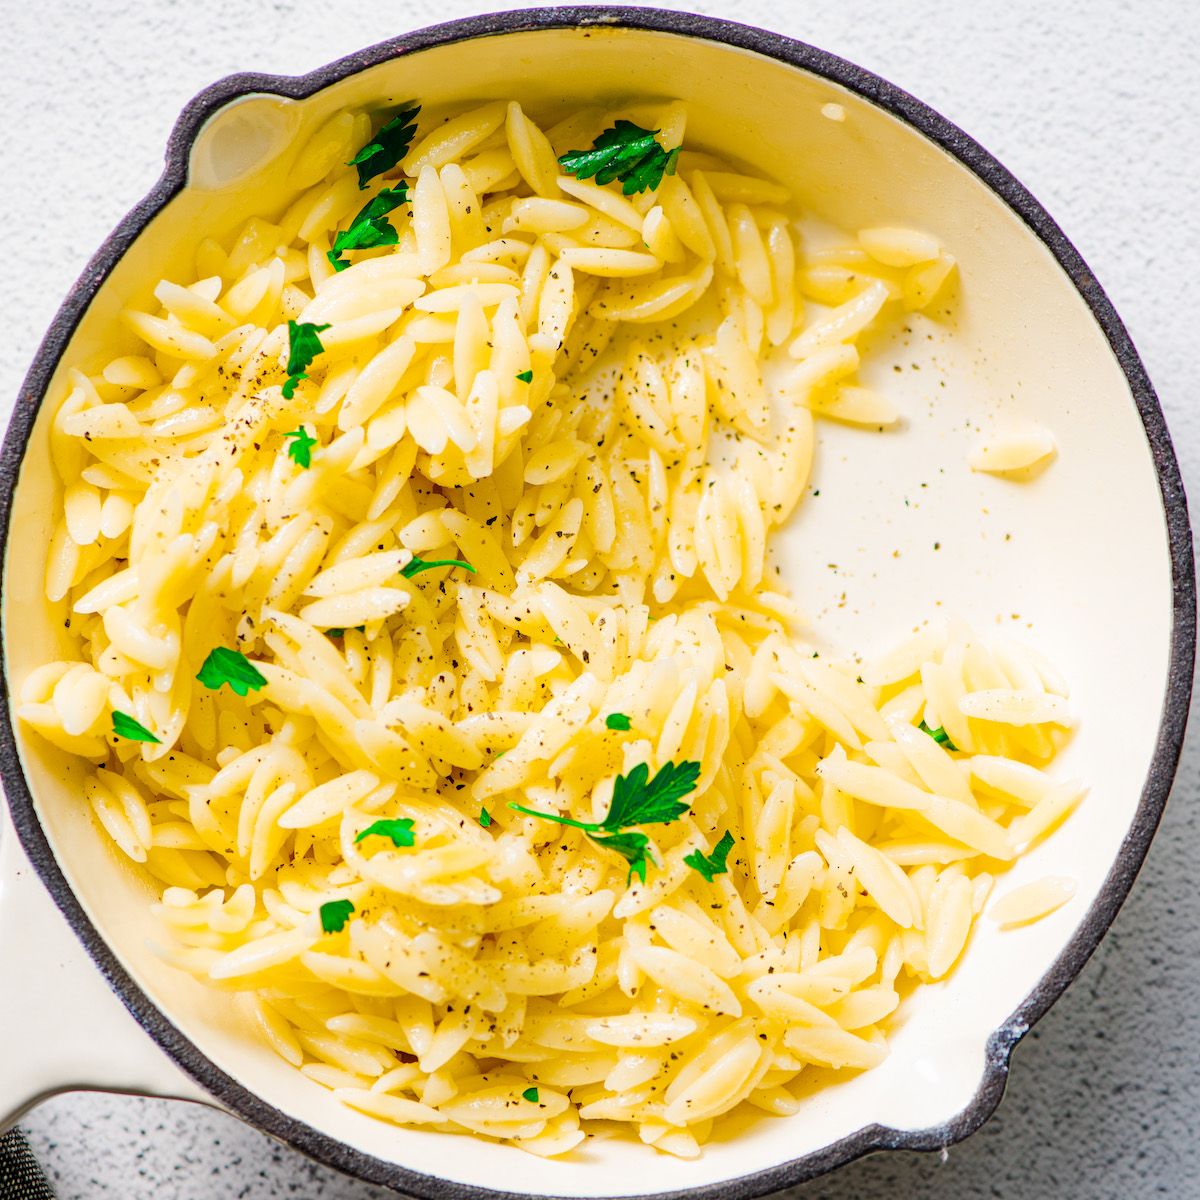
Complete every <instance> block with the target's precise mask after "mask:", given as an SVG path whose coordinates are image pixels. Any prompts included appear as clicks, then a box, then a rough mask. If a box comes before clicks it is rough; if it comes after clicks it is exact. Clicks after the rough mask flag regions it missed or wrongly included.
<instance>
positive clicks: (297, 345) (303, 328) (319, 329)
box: [283, 321, 329, 400]
mask: <svg viewBox="0 0 1200 1200" xmlns="http://www.w3.org/2000/svg"><path fill="white" fill-rule="evenodd" d="M328 328H329V326H328V325H314V324H312V323H311V322H310V321H304V322H300V321H289V322H288V360H287V373H288V377H287V382H286V383H285V384H284V385H283V397H284V399H285V400H290V399H291V398H292V397H293V396H294V395H295V394H296V384H298V383H299V382H300V380H302V379H307V378H308V375H307V374H306V372H307V371H308V368H309V367H310V366H311V365H312V360H313V359H314V358H316V357H317V355H318V354H321V353H323V352H324V350H325V347H324V346H322V345H321V339H320V338H319V337H318V336H317V334H319V333H323V332H324V331H325V330H326V329H328Z"/></svg>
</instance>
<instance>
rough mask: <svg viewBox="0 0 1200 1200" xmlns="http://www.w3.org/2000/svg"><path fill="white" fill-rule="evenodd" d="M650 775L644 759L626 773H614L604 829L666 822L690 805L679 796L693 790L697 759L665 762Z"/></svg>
mask: <svg viewBox="0 0 1200 1200" xmlns="http://www.w3.org/2000/svg"><path fill="white" fill-rule="evenodd" d="M649 775H650V768H649V767H648V766H647V765H646V764H645V763H644V762H643V763H638V765H637V766H636V767H634V768H633V770H632V771H630V772H629V774H628V775H618V776H617V782H616V783H615V784H614V785H613V798H612V805H611V806H610V807H609V810H608V816H607V817H605V818H604V822H603V824H604V828H605V829H624V828H625V827H626V826H629V825H652V824H660V823H666V822H668V821H674V820H675V818H676V817H681V816H683V814H684V813H685V812H687V810H688V809H689V808H691V805H690V804H684V802H683V801H682V800H681V799H680V797H681V796H686V795H687V794H688V793H689V792H691V791H694V790H695V788H696V782H697V780H698V779H699V778H700V764H699V763H698V762H681V763H680V764H679V765H678V766H676V765H675V764H674V763H670V762H669V763H664V764H663V766H662V769H661V770H660V771H659V772H658V774H657V775H655V776H654V778H653V779H649Z"/></svg>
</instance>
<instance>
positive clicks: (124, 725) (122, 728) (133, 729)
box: [112, 708, 162, 746]
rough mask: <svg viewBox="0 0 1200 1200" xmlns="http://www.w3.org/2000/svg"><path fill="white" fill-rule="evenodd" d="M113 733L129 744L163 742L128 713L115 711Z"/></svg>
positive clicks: (156, 743) (158, 743) (159, 743)
mask: <svg viewBox="0 0 1200 1200" xmlns="http://www.w3.org/2000/svg"><path fill="white" fill-rule="evenodd" d="M112 731H113V736H114V737H119V738H124V739H125V740H126V741H127V742H153V743H154V744H155V745H159V746H160V745H162V742H161V741H160V740H159V739H158V738H156V737H155V736H154V734H152V733H151V732H150V730H148V729H147V728H146V727H145V725H143V724H142V723H141V722H140V721H135V720H134V719H133V718H132V717H131V716H130V715H129V714H128V713H123V712H119V711H118V710H117V709H115V708H114V709H113V715H112Z"/></svg>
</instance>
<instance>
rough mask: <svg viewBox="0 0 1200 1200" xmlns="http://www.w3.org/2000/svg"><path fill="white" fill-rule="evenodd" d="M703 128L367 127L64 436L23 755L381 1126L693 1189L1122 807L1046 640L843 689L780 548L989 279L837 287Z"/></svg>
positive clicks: (425, 119)
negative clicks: (715, 1151)
mask: <svg viewBox="0 0 1200 1200" xmlns="http://www.w3.org/2000/svg"><path fill="white" fill-rule="evenodd" d="M685 116H686V114H685V112H684V110H683V108H682V106H680V105H678V104H642V105H633V106H629V107H625V108H621V109H619V110H617V111H612V112H603V111H600V110H595V111H591V110H589V111H586V112H580V113H575V114H571V115H569V116H567V117H566V118H565V119H562V120H559V121H558V122H557V123H554V124H552V125H549V127H546V128H544V127H543V126H542V125H541V124H539V123H537V122H535V121H534V120H533V119H531V117H530V116H529V115H528V114H526V113H525V112H524V111H523V110H522V108H521V106H520V105H519V104H517V103H505V102H503V101H496V102H494V103H489V104H485V105H483V106H482V107H478V108H475V109H473V110H471V111H468V112H465V113H452V114H439V115H437V116H436V117H433V118H431V117H429V116H428V114H426V113H423V112H421V111H419V110H417V109H409V110H406V111H405V112H402V113H398V114H396V115H395V116H394V117H391V118H390V119H387V120H386V121H384V122H381V121H379V120H378V119H376V120H374V121H373V120H372V119H371V118H370V117H368V116H367V115H365V114H362V113H343V114H341V115H339V116H337V117H335V118H334V119H332V120H331V121H329V123H328V124H327V125H325V126H324V127H323V128H322V129H321V130H320V131H319V132H317V133H316V134H315V135H314V136H313V137H312V139H311V140H310V141H309V142H308V144H307V145H305V146H303V147H302V148H300V149H298V150H297V151H296V153H295V155H294V161H293V165H292V168H291V176H292V178H293V180H294V184H295V195H294V198H293V200H292V202H291V203H290V205H289V206H288V207H286V208H284V209H283V210H282V211H277V212H269V213H264V214H262V215H261V216H259V217H256V218H254V219H253V220H250V221H249V222H248V223H247V224H246V225H245V227H244V228H243V229H242V230H240V231H239V232H238V233H237V235H236V236H235V237H234V238H233V239H232V240H231V241H230V242H228V243H227V244H218V243H217V242H215V241H213V240H206V241H204V242H203V243H202V244H201V245H200V248H199V251H198V253H197V256H196V264H195V272H194V275H193V276H191V277H189V278H182V279H171V280H163V281H162V282H161V283H159V285H158V287H157V288H156V289H155V292H154V297H155V306H154V307H153V310H152V311H141V310H139V311H133V310H130V311H127V312H126V313H125V314H124V324H125V326H126V327H127V329H126V330H125V331H124V332H123V334H122V335H121V336H122V337H124V338H125V342H124V343H123V342H122V341H121V338H120V337H118V335H117V331H114V357H113V359H112V361H111V362H110V363H109V364H108V365H107V366H106V367H105V368H104V369H103V371H102V372H100V373H99V374H96V375H93V376H89V375H86V374H83V373H81V372H79V371H75V372H72V373H71V376H70V387H69V389H68V394H67V395H66V396H65V398H63V399H62V400H61V402H59V403H58V404H57V407H56V410H55V412H54V415H53V427H52V432H51V445H52V451H53V456H54V462H55V465H56V468H57V471H58V474H59V476H60V478H61V482H62V496H61V501H60V510H61V511H60V514H59V515H60V520H59V523H58V528H57V532H56V533H55V535H54V538H53V542H52V545H51V547H50V554H49V568H48V576H47V583H46V586H47V592H48V596H49V599H50V600H51V601H52V602H55V603H59V602H62V603H63V604H64V605H65V607H66V608H67V609H68V610H69V618H70V631H71V634H72V636H73V637H74V638H75V654H74V656H73V657H72V658H69V659H66V660H63V661H58V662H50V663H46V664H45V665H43V666H41V667H39V668H38V669H37V670H35V671H33V672H32V673H31V674H30V675H29V676H28V677H27V678H26V679H25V680H24V681H23V683H22V685H21V694H20V709H19V711H20V715H21V717H22V718H23V719H24V720H25V721H26V722H27V723H28V724H29V725H30V726H32V727H33V728H34V729H36V730H37V731H38V732H39V733H40V734H42V735H43V736H44V737H46V738H48V739H49V740H50V741H51V742H53V743H54V744H55V745H57V746H59V747H61V748H62V749H63V750H65V751H67V752H69V753H71V754H74V755H79V756H82V757H83V758H84V759H86V760H88V761H89V763H91V764H93V769H91V771H90V776H89V779H88V782H87V785H86V789H85V791H86V798H87V801H88V802H89V803H90V805H91V807H92V810H93V811H94V813H95V816H96V818H97V820H98V821H99V823H100V825H101V826H102V827H103V829H104V830H105V831H106V832H107V834H108V835H109V836H110V837H111V839H112V841H113V842H114V843H115V844H116V846H117V847H119V848H120V850H121V851H123V852H124V854H125V855H127V856H128V857H129V858H130V859H132V860H134V861H135V862H137V863H140V864H143V866H144V868H145V870H146V872H148V874H149V875H150V876H151V877H153V879H154V880H155V881H157V884H158V885H159V888H160V891H161V898H160V900H159V902H158V903H157V904H156V905H155V912H156V915H157V918H158V920H159V922H160V923H161V929H162V936H161V937H160V939H159V940H160V942H161V944H162V953H163V954H165V955H166V956H167V958H168V959H169V960H170V961H171V962H172V963H174V964H176V965H177V966H178V967H179V968H180V969H182V970H185V971H189V972H192V973H193V974H195V975H196V976H198V977H199V978H201V979H203V980H204V981H206V982H207V983H208V984H210V985H211V986H213V987H221V988H227V989H232V990H234V991H236V992H239V993H241V994H242V996H243V997H244V1001H245V1004H246V1005H247V1008H248V1010H249V1012H250V1013H251V1014H252V1016H253V1018H254V1020H255V1021H256V1022H257V1025H258V1027H259V1029H260V1030H261V1032H262V1036H263V1037H264V1038H265V1039H266V1040H267V1041H268V1042H269V1043H270V1044H271V1045H272V1046H273V1047H274V1048H275V1050H276V1051H278V1053H279V1054H280V1055H281V1056H283V1058H285V1059H286V1060H287V1061H288V1062H290V1063H293V1064H294V1065H295V1066H296V1067H297V1068H298V1069H299V1070H300V1071H302V1072H303V1073H304V1074H305V1075H306V1076H307V1077H308V1078H309V1079H310V1080H312V1081H314V1082H316V1083H318V1084H321V1085H324V1086H325V1087H328V1088H331V1089H333V1092H334V1094H335V1095H336V1096H337V1097H338V1098H339V1099H341V1100H342V1101H344V1102H345V1103H346V1104H349V1105H351V1106H353V1107H354V1108H356V1109H359V1110H361V1111H362V1112H364V1113H368V1114H371V1115H372V1116H375V1117H378V1118H381V1119H383V1120H387V1121H394V1122H398V1123H401V1124H419V1125H423V1126H428V1127H434V1128H443V1127H444V1128H446V1129H453V1130H459V1131H464V1130H466V1131H471V1132H473V1133H476V1134H480V1135H485V1136H488V1137H494V1138H501V1139H506V1140H511V1141H512V1142H514V1143H515V1144H517V1145H520V1146H522V1147H525V1148H527V1149H529V1150H531V1151H534V1152H536V1153H539V1154H547V1155H552V1154H561V1153H565V1152H568V1151H570V1150H571V1149H572V1147H574V1146H576V1145H577V1144H578V1143H579V1141H580V1140H581V1139H582V1138H583V1137H585V1136H586V1134H587V1132H588V1129H589V1123H590V1122H595V1121H601V1120H603V1121H608V1122H612V1121H616V1122H620V1123H623V1124H624V1125H626V1126H628V1127H631V1128H632V1129H634V1130H636V1133H637V1135H638V1136H639V1137H640V1138H641V1139H642V1140H643V1141H644V1142H647V1143H651V1144H653V1145H655V1146H657V1147H659V1148H660V1149H662V1150H664V1151H669V1152H671V1153H674V1154H679V1155H685V1156H686V1155H694V1154H696V1153H698V1149H699V1146H700V1144H701V1143H702V1142H703V1141H704V1140H705V1138H706V1137H707V1136H708V1134H709V1131H710V1129H711V1127H712V1124H713V1122H714V1120H715V1119H716V1118H718V1117H721V1116H722V1115H723V1114H726V1113H728V1112H729V1111H730V1110H732V1109H734V1108H736V1107H738V1106H739V1105H742V1104H750V1105H753V1106H756V1107H757V1108H758V1109H762V1110H765V1111H766V1112H768V1113H773V1114H787V1113H792V1112H795V1111H796V1110H797V1108H798V1107H799V1100H798V1097H797V1091H796V1090H795V1089H796V1084H797V1081H798V1079H802V1077H803V1076H804V1073H806V1072H811V1071H812V1070H813V1069H814V1068H826V1069H830V1068H831V1069H849V1070H859V1069H863V1068H868V1067H871V1066H874V1065H875V1064H877V1063H878V1062H880V1061H881V1060H882V1059H883V1057H884V1056H885V1055H886V1052H887V1046H886V1040H885V1034H886V1031H887V1028H888V1021H889V1018H890V1017H891V1015H892V1014H893V1013H894V1012H895V1010H896V1008H897V1005H898V1004H899V1002H900V999H901V997H902V996H903V995H904V993H905V992H906V990H908V989H911V988H912V987H914V986H916V985H919V984H920V983H922V982H926V981H930V980H936V979H940V978H942V977H943V976H945V975H946V974H947V972H949V971H950V970H951V968H952V967H953V966H954V964H955V962H956V961H957V960H958V958H959V957H960V955H961V954H962V952H963V948H964V946H965V944H966V942H967V939H968V937H969V935H970V932H971V928H972V924H973V922H974V920H975V918H976V916H977V915H978V914H979V913H980V911H981V909H982V908H983V906H984V904H985V902H986V899H987V896H988V892H989V888H990V886H991V882H992V879H993V876H994V875H995V873H996V872H998V871H1000V870H1003V869H1004V868H1005V867H1006V866H1007V865H1008V864H1009V863H1010V862H1011V861H1012V860H1013V859H1014V857H1015V856H1016V855H1017V854H1019V853H1020V852H1021V851H1022V850H1023V849H1024V848H1025V847H1027V846H1028V845H1029V844H1030V843H1031V842H1033V841H1035V840H1036V839H1038V838H1040V837H1042V836H1044V835H1045V834H1046V833H1047V832H1048V831H1049V830H1050V829H1051V828H1052V827H1053V826H1054V825H1055V824H1056V823H1057V822H1058V821H1060V820H1061V819H1062V818H1063V817H1064V816H1065V815H1066V813H1067V812H1068V811H1069V810H1070V809H1071V807H1072V806H1073V805H1074V804H1075V803H1076V802H1077V801H1078V800H1079V798H1080V796H1081V794H1082V789H1081V788H1080V786H1079V785H1078V784H1075V783H1072V782H1062V781H1059V780H1056V779H1054V778H1052V777H1051V776H1050V775H1048V774H1047V773H1046V771H1045V769H1044V768H1045V766H1046V764H1047V763H1048V761H1049V760H1050V759H1051V758H1052V756H1053V754H1054V752H1055V749H1056V746H1057V744H1058V742H1059V741H1060V740H1061V738H1062V737H1063V736H1065V730H1066V728H1067V727H1068V726H1069V724H1070V720H1071V717H1070V711H1069V707H1068V703H1067V700H1066V689H1065V687H1064V686H1063V684H1062V682H1061V681H1060V680H1059V679H1058V677H1057V676H1056V675H1055V674H1054V672H1053V671H1052V670H1051V669H1050V668H1049V667H1048V666H1047V665H1046V664H1045V663H1044V662H1043V661H1041V660H1040V659H1039V658H1037V657H1035V656H1034V655H1033V654H1031V653H1030V652H1028V651H1026V650H1023V649H1021V648H1020V647H1018V646H1016V645H1014V644H1013V643H1011V642H1010V641H1008V640H1006V639H1004V638H1001V637H993V638H978V637H975V636H973V635H972V634H971V633H969V632H968V631H965V630H959V629H952V628H949V627H947V626H944V625H939V624H928V625H925V626H922V627H920V628H919V629H918V630H917V631H916V632H915V633H913V634H911V636H909V637H908V638H907V640H906V641H904V642H903V644H901V645H900V646H899V647H897V648H896V649H895V650H894V651H893V652H892V653H890V654H889V655H888V656H886V657H885V658H883V659H881V660H878V661H875V662H871V663H867V664H865V665H864V664H861V663H859V664H857V665H851V663H850V662H849V661H848V660H847V661H837V660H831V659H830V658H829V657H828V656H827V655H824V654H821V653H819V652H818V651H817V650H816V649H815V648H814V646H813V645H810V642H809V640H808V635H809V634H810V633H811V630H810V629H809V628H808V627H807V626H806V623H805V621H804V619H803V617H802V616H801V615H800V612H799V609H798V608H797V606H796V604H795V603H794V602H793V601H792V599H791V598H790V597H789V596H788V595H787V594H785V592H783V591H782V590H780V587H779V585H778V583H777V582H776V580H775V573H774V572H773V571H769V570H768V569H767V546H768V541H769V538H770V534H771V531H772V530H773V529H775V528H777V527H778V526H779V525H781V524H782V523H783V522H785V521H787V519H788V518H789V516H790V515H791V514H792V512H793V510H794V509H795V508H796V506H797V504H798V503H799V502H800V500H801V498H802V496H803V495H804V493H805V491H806V484H807V480H808V476H809V467H810V460H811V457H812V454H813V445H814V436H813V422H814V417H819V418H829V419H836V420H840V421H848V422H854V423H858V424H862V425H866V426H883V425H887V424H891V423H893V422H894V421H895V420H896V417H897V414H896V412H895V410H894V408H893V407H892V405H891V403H890V402H889V400H888V398H887V397H886V396H885V395H883V394H880V393H878V392H876V391H871V390H868V389H866V388H864V387H863V386H861V385H860V384H859V383H858V382H856V370H857V368H858V366H859V350H858V349H857V342H858V339H859V337H860V335H862V334H863V333H864V332H865V331H869V330H871V329H872V328H874V327H876V326H878V324H879V323H880V322H881V321H887V320H890V319H892V317H893V315H894V314H896V313H903V312H905V311H911V310H914V309H920V308H922V307H924V306H925V305H927V304H929V303H930V301H931V300H932V299H933V298H934V297H935V295H937V293H938V292H939V289H940V288H941V287H942V285H943V283H944V282H945V280H946V278H947V276H948V275H949V274H950V273H951V272H952V271H953V269H954V261H953V259H952V257H951V256H950V255H949V254H948V253H947V252H946V250H945V249H943V248H942V247H941V246H940V245H939V244H938V242H937V240H936V239H935V238H933V237H931V236H929V235H928V234H925V233H921V232H917V231H912V230H906V229H895V228H878V229H871V230H864V231H862V232H861V233H860V234H859V235H858V237H857V239H856V240H855V239H851V238H849V237H846V238H843V239H842V240H841V241H840V242H838V241H830V240H828V239H825V240H824V241H822V242H816V241H810V240H808V239H806V238H804V237H802V236H801V231H800V225H799V224H798V220H797V218H798V214H797V212H796V210H795V208H794V207H793V205H792V202H791V199H790V197H789V195H788V193H787V192H786V190H785V189H784V188H782V187H781V186H779V185H778V184H777V183H775V182H772V181H770V180H767V179H762V178H759V177H757V176H755V175H751V174H747V173H745V172H744V171H742V170H741V169H739V167H738V166H737V165H736V164H732V163H729V162H725V161H723V160H721V159H719V158H716V157H713V156H712V155H710V154H709V153H707V152H704V151H701V150H699V149H696V148H683V149H682V150H681V147H683V146H684V144H685V141H684V139H685ZM131 335H132V336H135V337H136V338H137V339H138V341H139V347H138V348H137V349H136V350H134V349H132V348H130V347H129V345H128V339H129V337H130V336H131Z"/></svg>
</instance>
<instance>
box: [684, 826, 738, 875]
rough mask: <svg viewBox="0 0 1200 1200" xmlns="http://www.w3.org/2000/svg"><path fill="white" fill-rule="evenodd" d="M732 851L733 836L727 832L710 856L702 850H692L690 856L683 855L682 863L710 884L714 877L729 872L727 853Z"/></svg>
mask: <svg viewBox="0 0 1200 1200" xmlns="http://www.w3.org/2000/svg"><path fill="white" fill-rule="evenodd" d="M732 849H733V834H732V833H730V832H729V830H728V829H727V830H725V832H724V833H723V834H722V835H721V840H720V841H719V842H718V843H717V844H716V847H715V848H714V850H713V852H712V853H711V854H705V853H704V852H703V851H702V850H693V851H692V852H691V854H685V855H684V856H683V861H684V862H685V863H687V865H688V866H689V867H691V868H692V870H693V871H699V872H700V874H701V875H703V876H704V878H705V879H706V880H707V881H708V882H709V883H712V881H713V876H714V875H725V874H727V873H728V871H729V867H728V866H727V865H726V862H727V860H728V858H729V852H730V850H732Z"/></svg>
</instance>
